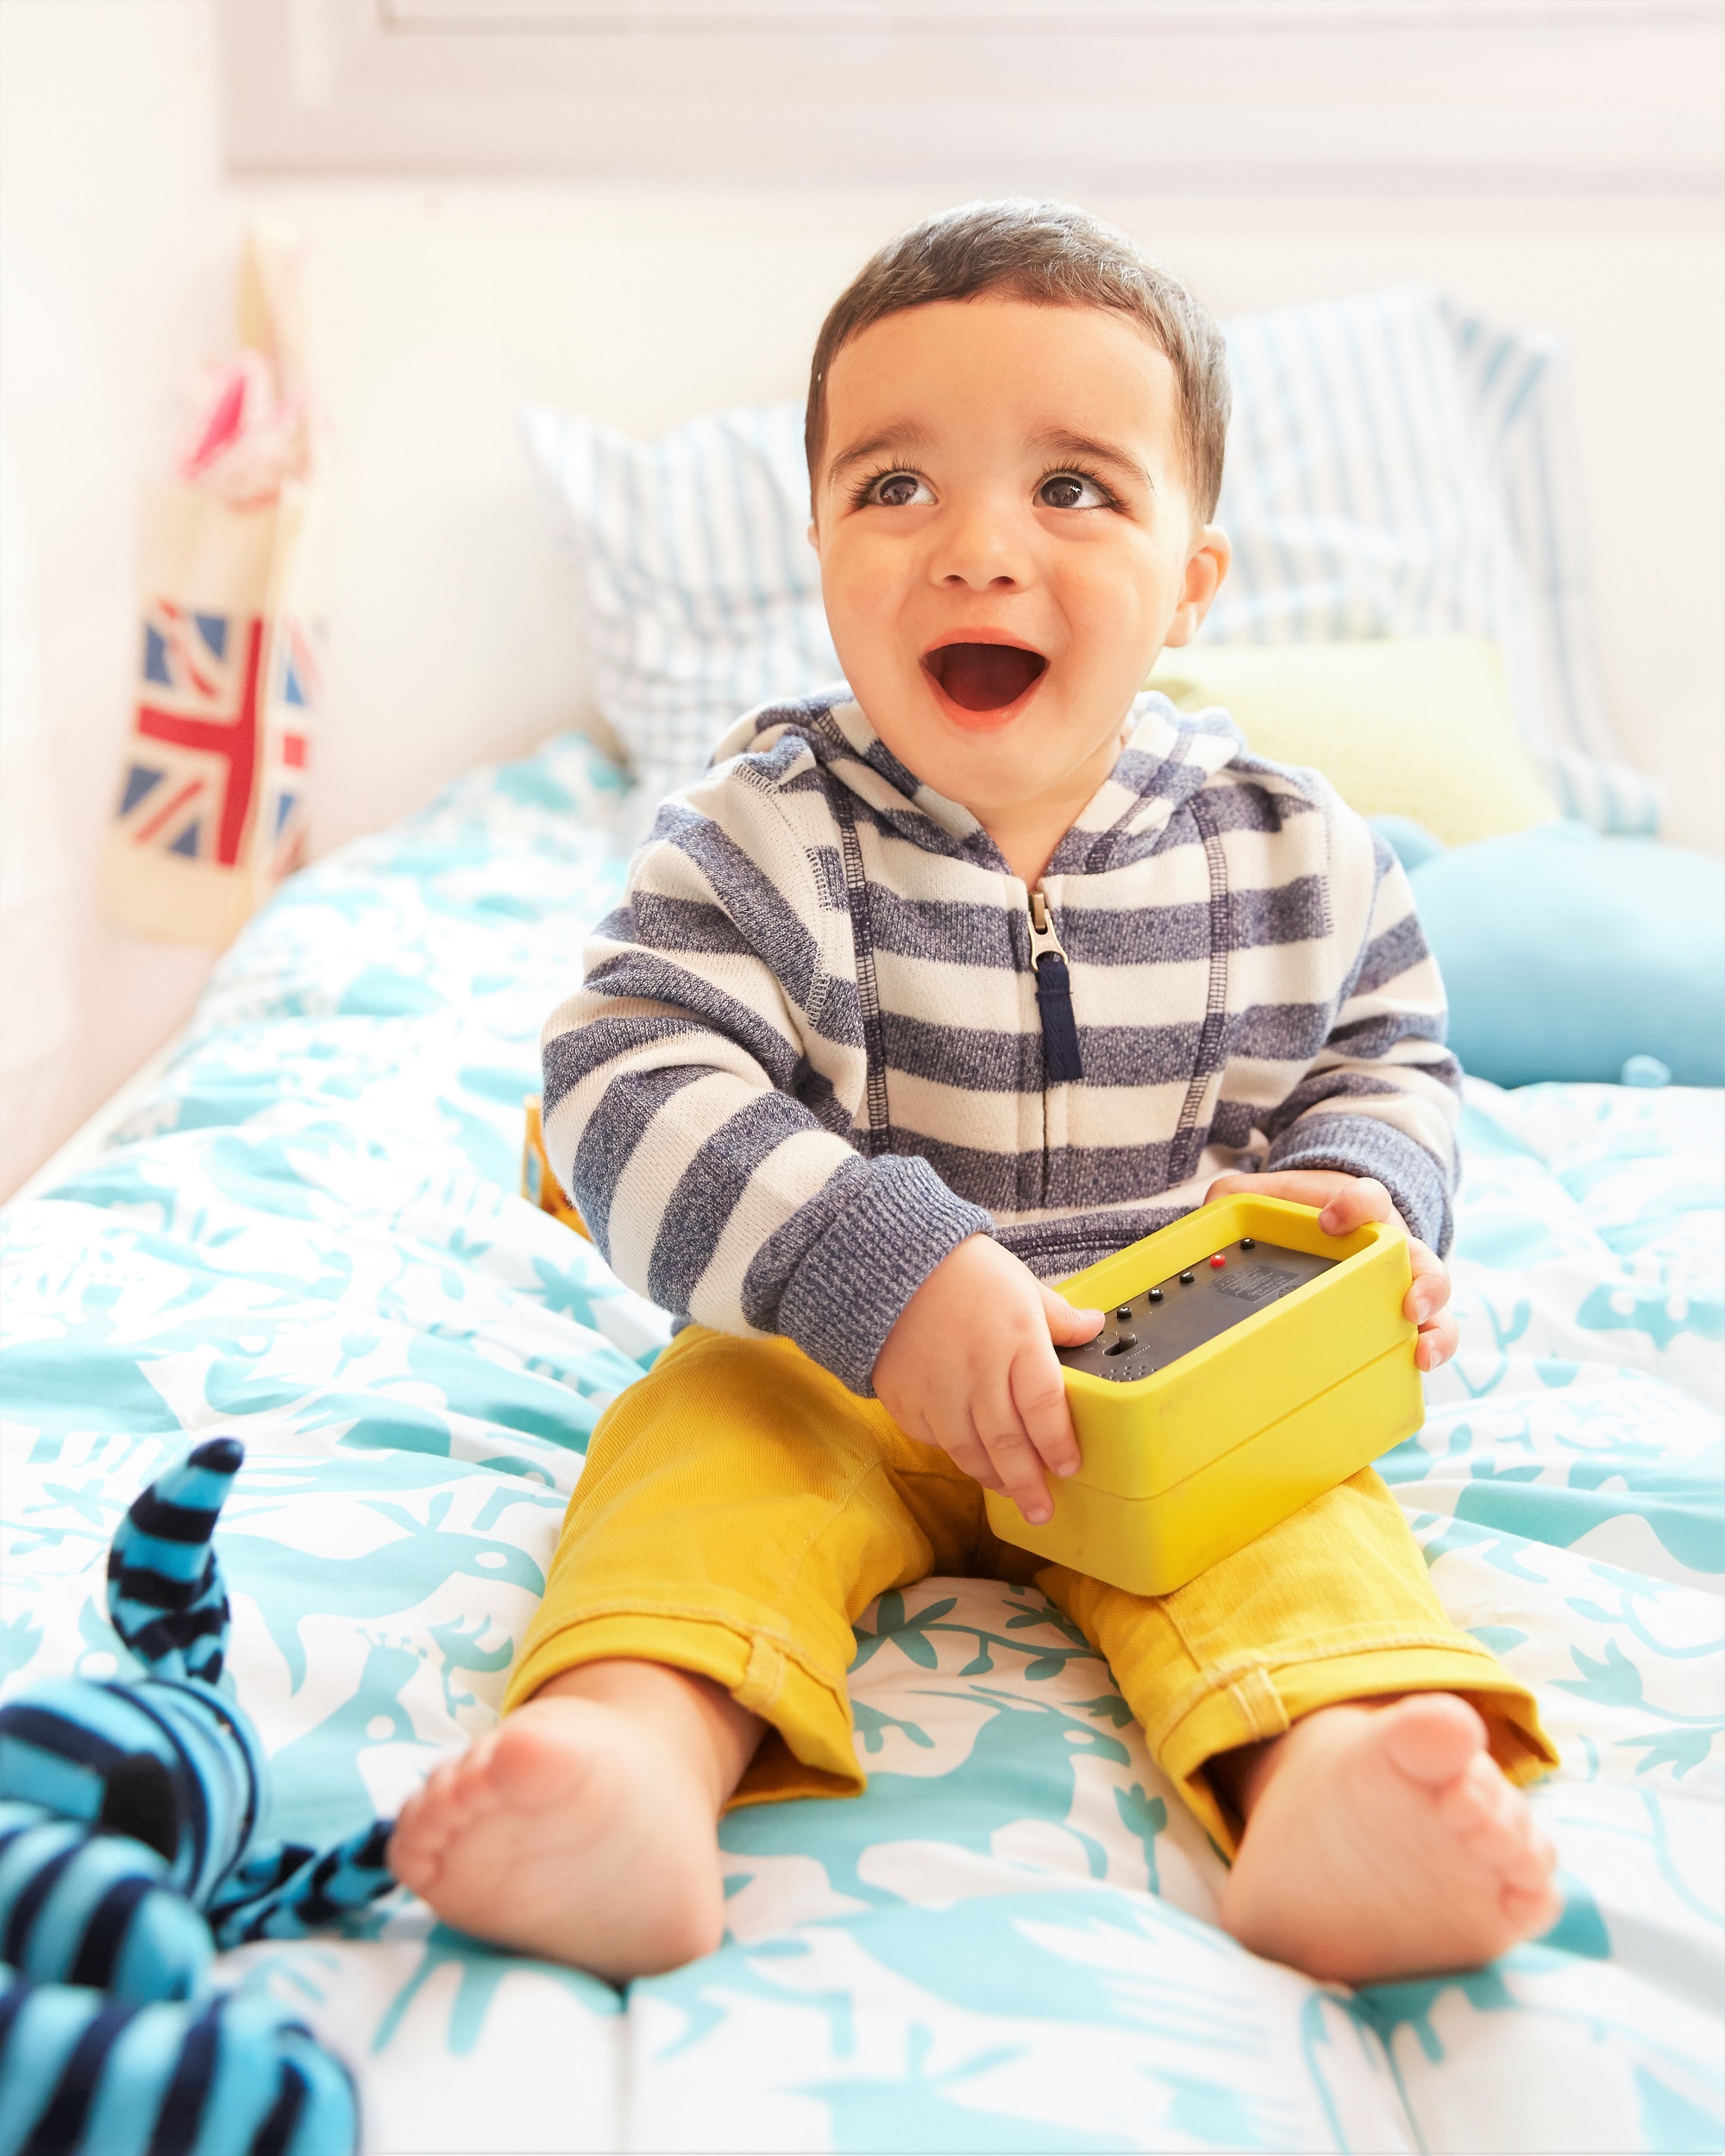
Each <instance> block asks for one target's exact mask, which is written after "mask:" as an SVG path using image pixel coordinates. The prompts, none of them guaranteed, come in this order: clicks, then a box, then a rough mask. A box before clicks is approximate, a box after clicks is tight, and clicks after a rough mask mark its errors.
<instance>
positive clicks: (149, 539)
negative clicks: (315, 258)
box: [103, 224, 318, 950]
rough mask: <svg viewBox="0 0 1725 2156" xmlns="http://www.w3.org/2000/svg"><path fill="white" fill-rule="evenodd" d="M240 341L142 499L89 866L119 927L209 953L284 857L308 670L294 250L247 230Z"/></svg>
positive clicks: (305, 456)
mask: <svg viewBox="0 0 1725 2156" xmlns="http://www.w3.org/2000/svg"><path fill="white" fill-rule="evenodd" d="M240 335H241V349H240V350H239V351H238V352H237V353H236V354H235V355H234V357H233V358H231V359H230V360H229V361H224V362H223V363H222V364H220V365H218V366H216V367H213V368H210V369H209V370H207V372H206V374H205V376H204V380H202V381H201V383H200V385H199V393H198V399H197V402H196V409H195V413H194V418H193V421H192V424H191V428H190V429H189V431H188V433H187V436H186V439H185V443H184V445H183V447H182V449H181V453H180V455H179V459H178V465H177V472H176V477H175V479H174V481H173V482H171V483H168V484H165V485H161V486H157V487H152V488H150V489H148V490H147V493H146V495H145V500H144V504H143V514H142V524H141V533H140V545H139V559H140V583H141V590H140V614H141V619H140V621H139V629H138V646H137V680H136V687H135V697H134V701H133V707H132V723H131V731H130V735H129V739H128V743H127V747H126V754H125V757H124V761H123V765H122V773H121V779H120V787H119V795H118V801H117V805H116V812H115V819H114V823H113V826H112V828H111V830H110V834H109V841H108V847H107V854H106V858H105V861H104V864H103V887H104V894H105V897H106V901H107V905H108V909H109V911H110V915H112V916H113V918H114V919H115V921H116V923H117V924H118V925H119V926H120V927H124V928H127V929H129V930H131V931H133V932H134V933H137V934H141V935H147V936H158V937H163V938H166V939H168V940H173V941H177V942H185V943H202V944H208V945H210V946H213V947H214V948H216V949H217V950H220V949H222V948H223V946H226V945H227V944H228V943H229V942H230V941H231V940H232V939H233V937H234V936H235V933H237V932H238V930H239V928H240V927H241V925H242V923H243V922H244V921H245V920H246V919H247V917H248V915H250V914H251V913H252V912H253V911H254V908H256V907H257V906H258V905H259V904H260V902H262V900H264V899H265V898H267V896H269V894H270V892H271V891H272V890H273V889H274V888H275V887H276V885H277V884H278V883H280V882H281V881H282V879H283V877H285V876H287V875H289V874H290V873H291V872H292V871H293V870H294V869H295V868H296V867H298V865H299V863H300V861H301V859H302V858H304V847H305V836H306V806H307V795H306V786H307V779H308V776H309V770H310V761H311V729H312V720H313V717H314V714H315V713H316V710H317V689H318V668H317V655H316V651H315V650H314V646H313V643H312V637H311V620H312V613H313V609H312V593H311V576H312V572H313V566H314V563H315V560H316V556H317V548H316V542H315V533H314V527H315V521H316V519H315V512H316V506H317V487H316V483H315V472H314V463H315V458H314V443H313V428H312V422H311V399H310V387H309V381H308V378H307V369H306V364H305V324H304V274H303V256H302V252H301V249H300V248H299V246H298V242H297V241H296V239H295V237H294V236H293V235H292V232H291V231H289V230H287V229H285V228H284V227H281V226H279V225H273V224H270V225H258V226H254V228H253V229H252V230H251V231H250V232H249V233H248V236H247V241H246V248H245V253H244V255H243V258H242V269H241V280H240Z"/></svg>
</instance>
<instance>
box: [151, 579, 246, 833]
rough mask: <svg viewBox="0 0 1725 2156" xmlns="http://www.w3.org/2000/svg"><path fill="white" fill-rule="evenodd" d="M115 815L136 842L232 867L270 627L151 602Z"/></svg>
mask: <svg viewBox="0 0 1725 2156" xmlns="http://www.w3.org/2000/svg"><path fill="white" fill-rule="evenodd" d="M143 632H144V633H143V651H142V655H141V657H142V681H141V684H140V688H139V695H138V705H137V711H136V714H135V720H134V725H133V737H132V757H131V762H130V763H129V765H128V767H127V771H126V776H125V783H124V785H123V787H122V790H121V796H120V808H119V822H120V826H121V829H122V833H123V834H124V836H125V837H126V838H127V839H129V840H130V841H131V842H132V843H133V844H134V845H140V846H145V847H150V848H154V849H155V850H157V851H159V852H165V853H172V854H178V855H179V856H180V857H181V858H184V859H185V860H190V861H205V862H212V863H214V864H217V865H218V866H220V867H223V868H231V867H233V866H234V865H235V864H236V863H237V862H238V860H239V858H240V849H241V845H242V841H243V839H244V838H245V833H246V818H247V814H248V811H249V810H250V808H251V803H252V793H253V789H254V786H255V784H256V781H257V770H258V753H259V737H260V725H261V715H262V714H261V713H260V707H259V688H260V682H259V674H260V662H261V658H262V652H263V643H264V625H263V622H262V621H261V619H259V618H258V617H257V616H256V615H251V616H249V617H248V616H244V615H238V616H236V615H232V614H221V613H197V612H195V611H193V610H192V609H191V608H189V607H179V606H176V605H175V604H174V603H173V601H172V600H166V599H160V600H153V601H152V602H151V603H150V605H149V606H148V607H147V609H146V611H145V615H144V621H143Z"/></svg>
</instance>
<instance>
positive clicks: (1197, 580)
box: [1162, 524, 1233, 644]
mask: <svg viewBox="0 0 1725 2156" xmlns="http://www.w3.org/2000/svg"><path fill="white" fill-rule="evenodd" d="M1232 561H1233V548H1232V547H1231V546H1230V545H1229V544H1228V535H1227V533H1226V531H1223V529H1222V527H1221V526H1220V525H1219V524H1207V525H1205V526H1204V528H1203V530H1202V531H1200V532H1199V534H1198V536H1197V537H1196V538H1195V540H1194V541H1193V543H1192V551H1191V552H1190V553H1189V555H1188V556H1186V581H1185V583H1184V584H1183V585H1182V588H1181V593H1180V604H1179V605H1178V606H1177V607H1176V608H1175V609H1174V619H1172V620H1171V621H1170V623H1169V625H1168V628H1167V631H1166V632H1165V633H1164V637H1163V639H1162V641H1163V643H1164V644H1189V643H1190V642H1191V641H1192V639H1193V638H1194V637H1195V636H1196V635H1197V633H1198V632H1199V630H1200V629H1201V627H1202V626H1203V624H1204V616H1205V615H1206V614H1207V613H1209V611H1210V602H1211V600H1213V599H1214V597H1215V595H1216V594H1217V593H1218V592H1219V591H1220V589H1221V586H1222V579H1223V578H1224V577H1225V576H1226V575H1227V573H1228V564H1229V563H1230V562H1232Z"/></svg>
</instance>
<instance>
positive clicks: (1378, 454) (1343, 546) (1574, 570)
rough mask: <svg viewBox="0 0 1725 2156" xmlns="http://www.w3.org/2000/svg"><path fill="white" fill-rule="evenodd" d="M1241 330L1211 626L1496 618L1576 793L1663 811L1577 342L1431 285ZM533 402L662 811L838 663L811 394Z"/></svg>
mask: <svg viewBox="0 0 1725 2156" xmlns="http://www.w3.org/2000/svg"><path fill="white" fill-rule="evenodd" d="M1226 329H1227V334H1228V346H1229V356H1230V361H1231V363H1232V366H1233V380H1234V417H1233V424H1232V426H1231V427H1230V429H1229V433H1228V454H1227V468H1226V479H1225V481H1224V483H1223V488H1222V500H1221V506H1220V510H1219V512H1218V515H1219V518H1220V521H1221V523H1222V524H1223V525H1224V526H1225V528H1226V530H1227V531H1228V533H1229V536H1230V537H1231V538H1232V539H1233V544H1234V549H1235V567H1234V571H1233V575H1232V576H1231V577H1230V578H1229V580H1228V582H1227V583H1226V585H1225V586H1224V587H1223V589H1222V592H1221V594H1220V596H1219V598H1218V600H1217V602H1216V605H1215V607H1214V610H1213V611H1212V613H1211V616H1210V619H1209V622H1208V625H1206V629H1205V632H1204V635H1205V640H1206V641H1209V642H1218V643H1252V644H1280V643H1311V642H1321V641H1329V640H1334V639H1345V640H1358V639H1360V638H1377V637H1428V636H1457V635H1461V636H1475V637H1487V638H1490V639H1491V640H1492V641H1493V642H1494V643H1496V644H1497V645H1498V646H1499V648H1500V650H1501V651H1502V653H1503V657H1504V664H1505V667H1506V669H1507V671H1508V674H1509V682H1510V688H1511V695H1512V697H1513V700H1514V702H1515V711H1516V715H1517V720H1518V724H1519V726H1520V730H1521V736H1522V739H1523V740H1524V741H1525V742H1526V743H1527V746H1528V748H1529V749H1530V750H1531V751H1533V753H1534V758H1535V761H1536V763H1537V764H1539V766H1540V770H1541V771H1542V773H1543V774H1544V776H1545V777H1546V782H1547V783H1548V784H1549V785H1550V787H1551V789H1552V791H1553V795H1555V797H1556V799H1557V801H1558V802H1559V806H1560V807H1561V808H1564V809H1565V811H1566V812H1567V813H1568V814H1572V815H1576V816H1579V817H1582V818H1584V819H1585V820H1588V821H1590V822H1592V823H1594V824H1596V825H1597V826H1598V827H1600V828H1601V829H1603V830H1608V831H1652V830H1653V829H1654V828H1655V827H1656V825H1657V821H1658V808H1657V802H1656V799H1655V796H1654V794H1653V788H1652V784H1651V783H1650V782H1649V781H1648V780H1647V779H1646V778H1644V777H1643V776H1641V775H1640V773H1639V772H1636V771H1633V770H1628V768H1627V767H1625V766H1624V765H1623V764H1622V761H1621V751H1619V750H1618V748H1617V746H1616V744H1615V742H1614V741H1613V739H1612V738H1611V733H1610V729H1609V723H1608V722H1607V720H1606V718H1605V715H1604V710H1603V702H1602V700H1601V697H1600V693H1599V687H1598V682H1597V676H1596V669H1595V666H1594V663H1593V656H1592V652H1591V650H1590V645H1589V643H1588V640H1587V637H1586V633H1585V606H1584V584H1583V579H1582V574H1581V564H1580V557H1579V552H1578V545H1577V542H1576V538H1575V536H1574V530H1573V519H1572V514H1571V504H1570V500H1569V497H1568V494H1567V492H1566V487H1567V480H1566V472H1565V459H1564V456H1563V455H1562V447H1563V437H1562V433H1561V424H1560V421H1561V412H1560V407H1559V373H1560V365H1559V348H1558V346H1557V343H1556V342H1555V340H1553V339H1551V338H1547V337H1540V336H1527V335H1522V334H1520V333H1516V332H1502V331H1498V330H1493V329H1491V328H1490V326H1489V325H1488V324H1485V323H1484V322H1483V321H1481V320H1480V319H1479V318H1478V317H1475V316H1471V315H1467V314H1465V313H1463V312H1462V311H1460V310H1459V309H1458V308H1456V307H1454V306H1453V305H1451V304H1450V303H1448V302H1446V301H1445V300H1443V299H1440V298H1439V297H1438V296H1437V295H1436V294H1434V293H1433V292H1427V291H1424V290H1422V289H1419V288H1408V289H1406V290H1399V291H1392V292H1380V293H1376V294H1372V295H1371V296H1369V297H1366V298H1364V299H1348V300H1339V301H1330V302H1325V303H1321V304H1319V305H1312V306H1307V307H1295V308H1285V309H1281V310H1278V311H1275V312H1272V313H1267V314H1261V315H1248V316H1243V317H1239V319H1238V320H1236V321H1233V322H1232V323H1229V324H1226ZM523 424H524V428H525V431H526V435H527V440H528V444H529V447H530V451H531V454H532V456H533V459H534V462H535V463H536V466H537V467H538V468H539V470H540V471H541V473H542V474H543V476H544V478H545V480H546V481H547V482H548V485H549V490H550V493H551V496H552V500H553V504H554V508H555V513H556V515H557V517H558V520H559V522H560V524H561V528H562V531H563V533H564V536H565V538H566V540H567V542H568V544H569V545H570V546H571V547H572V549H573V550H574V555H575V557H576V560H577V563H578V564H579V569H580V580H581V588H582V593H583V596H584V602H585V607H586V615H587V619H588V627H589V635H590V639H591V643H592V647H593V662H594V671H595V676H596V687H597V693H598V700H599V708H600V710H601V711H602V712H603V713H604V715H605V718H606V720H608V721H609V722H610V723H611V725H612V726H613V727H614V728H615V729H616V732H617V733H618V738H619V739H621V740H622V741H623V742H624V745H625V746H626V747H627V748H628V750H629V751H630V756H631V757H632V759H633V761H634V764H635V768H636V771H637V776H638V777H639V779H640V782H641V795H640V798H641V800H642V801H643V808H650V804H651V802H653V801H657V800H658V799H659V797H660V796H661V795H662V794H663V793H665V792H666V791H668V790H669V789H671V788H673V787H675V786H680V785H683V784H685V783H687V781H688V780H689V779H690V778H692V777H693V776H694V775H695V773H696V772H698V771H699V770H700V769H701V768H702V767H703V765H704V764H706V760H707V757H708V756H709V754H710V752H711V751H712V745H713V743H714V742H715V741H716V740H717V739H718V736H719V734H720V733H721V732H723V731H724V728H725V727H726V726H729V725H730V724H731V721H732V720H734V719H735V718H736V717H737V713H739V712H742V711H745V710H747V709H749V708H750V707H751V706H753V705H755V704H757V703H760V702H762V701H766V700H767V699H768V698H769V697H773V696H781V695H794V694H797V693H799V692H800V691H803V690H806V689H810V688H817V687H819V685H820V684H821V683H822V682H826V681H830V680H831V679H832V678H833V676H835V675H836V674H837V670H838V667H837V658H836V657H835V656H834V653H833V650H832V644H831V638H829V636H828V634H827V629H826V622H825V615H824V614H823V613H822V610H821V604H820V586H819V569H818V565H817V563H816V560H815V556H814V553H813V550H812V549H811V548H810V546H809V545H808V544H807V540H806V525H807V523H808V484H807V478H806V473H805V470H804V466H803V449H802V412H801V410H800V407H799V406H797V405H788V404H787V405H759V406H756V407H752V408H748V409H744V410H740V411H735V412H724V413H720V414H718V415H717V416H716V417H713V418H704V419H697V420H694V421H693V422H692V423H691V424H689V425H687V426H685V427H681V428H679V429H677V430H676V431H674V432H673V433H671V434H668V435H666V436H665V437H662V439H661V440H659V441H657V442H651V443H643V442H637V441H634V440H632V439H630V437H628V436H626V435H623V434H620V433H618V431H616V430H615V429H614V428H612V427H607V426H604V425H602V424H599V422H598V421H597V420H593V419H588V418H580V417H579V416H576V415H574V414H570V413H566V412H557V411H554V410H550V409H547V408H543V407H540V408H536V409H533V410H530V411H529V412H526V413H524V418H523Z"/></svg>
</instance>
